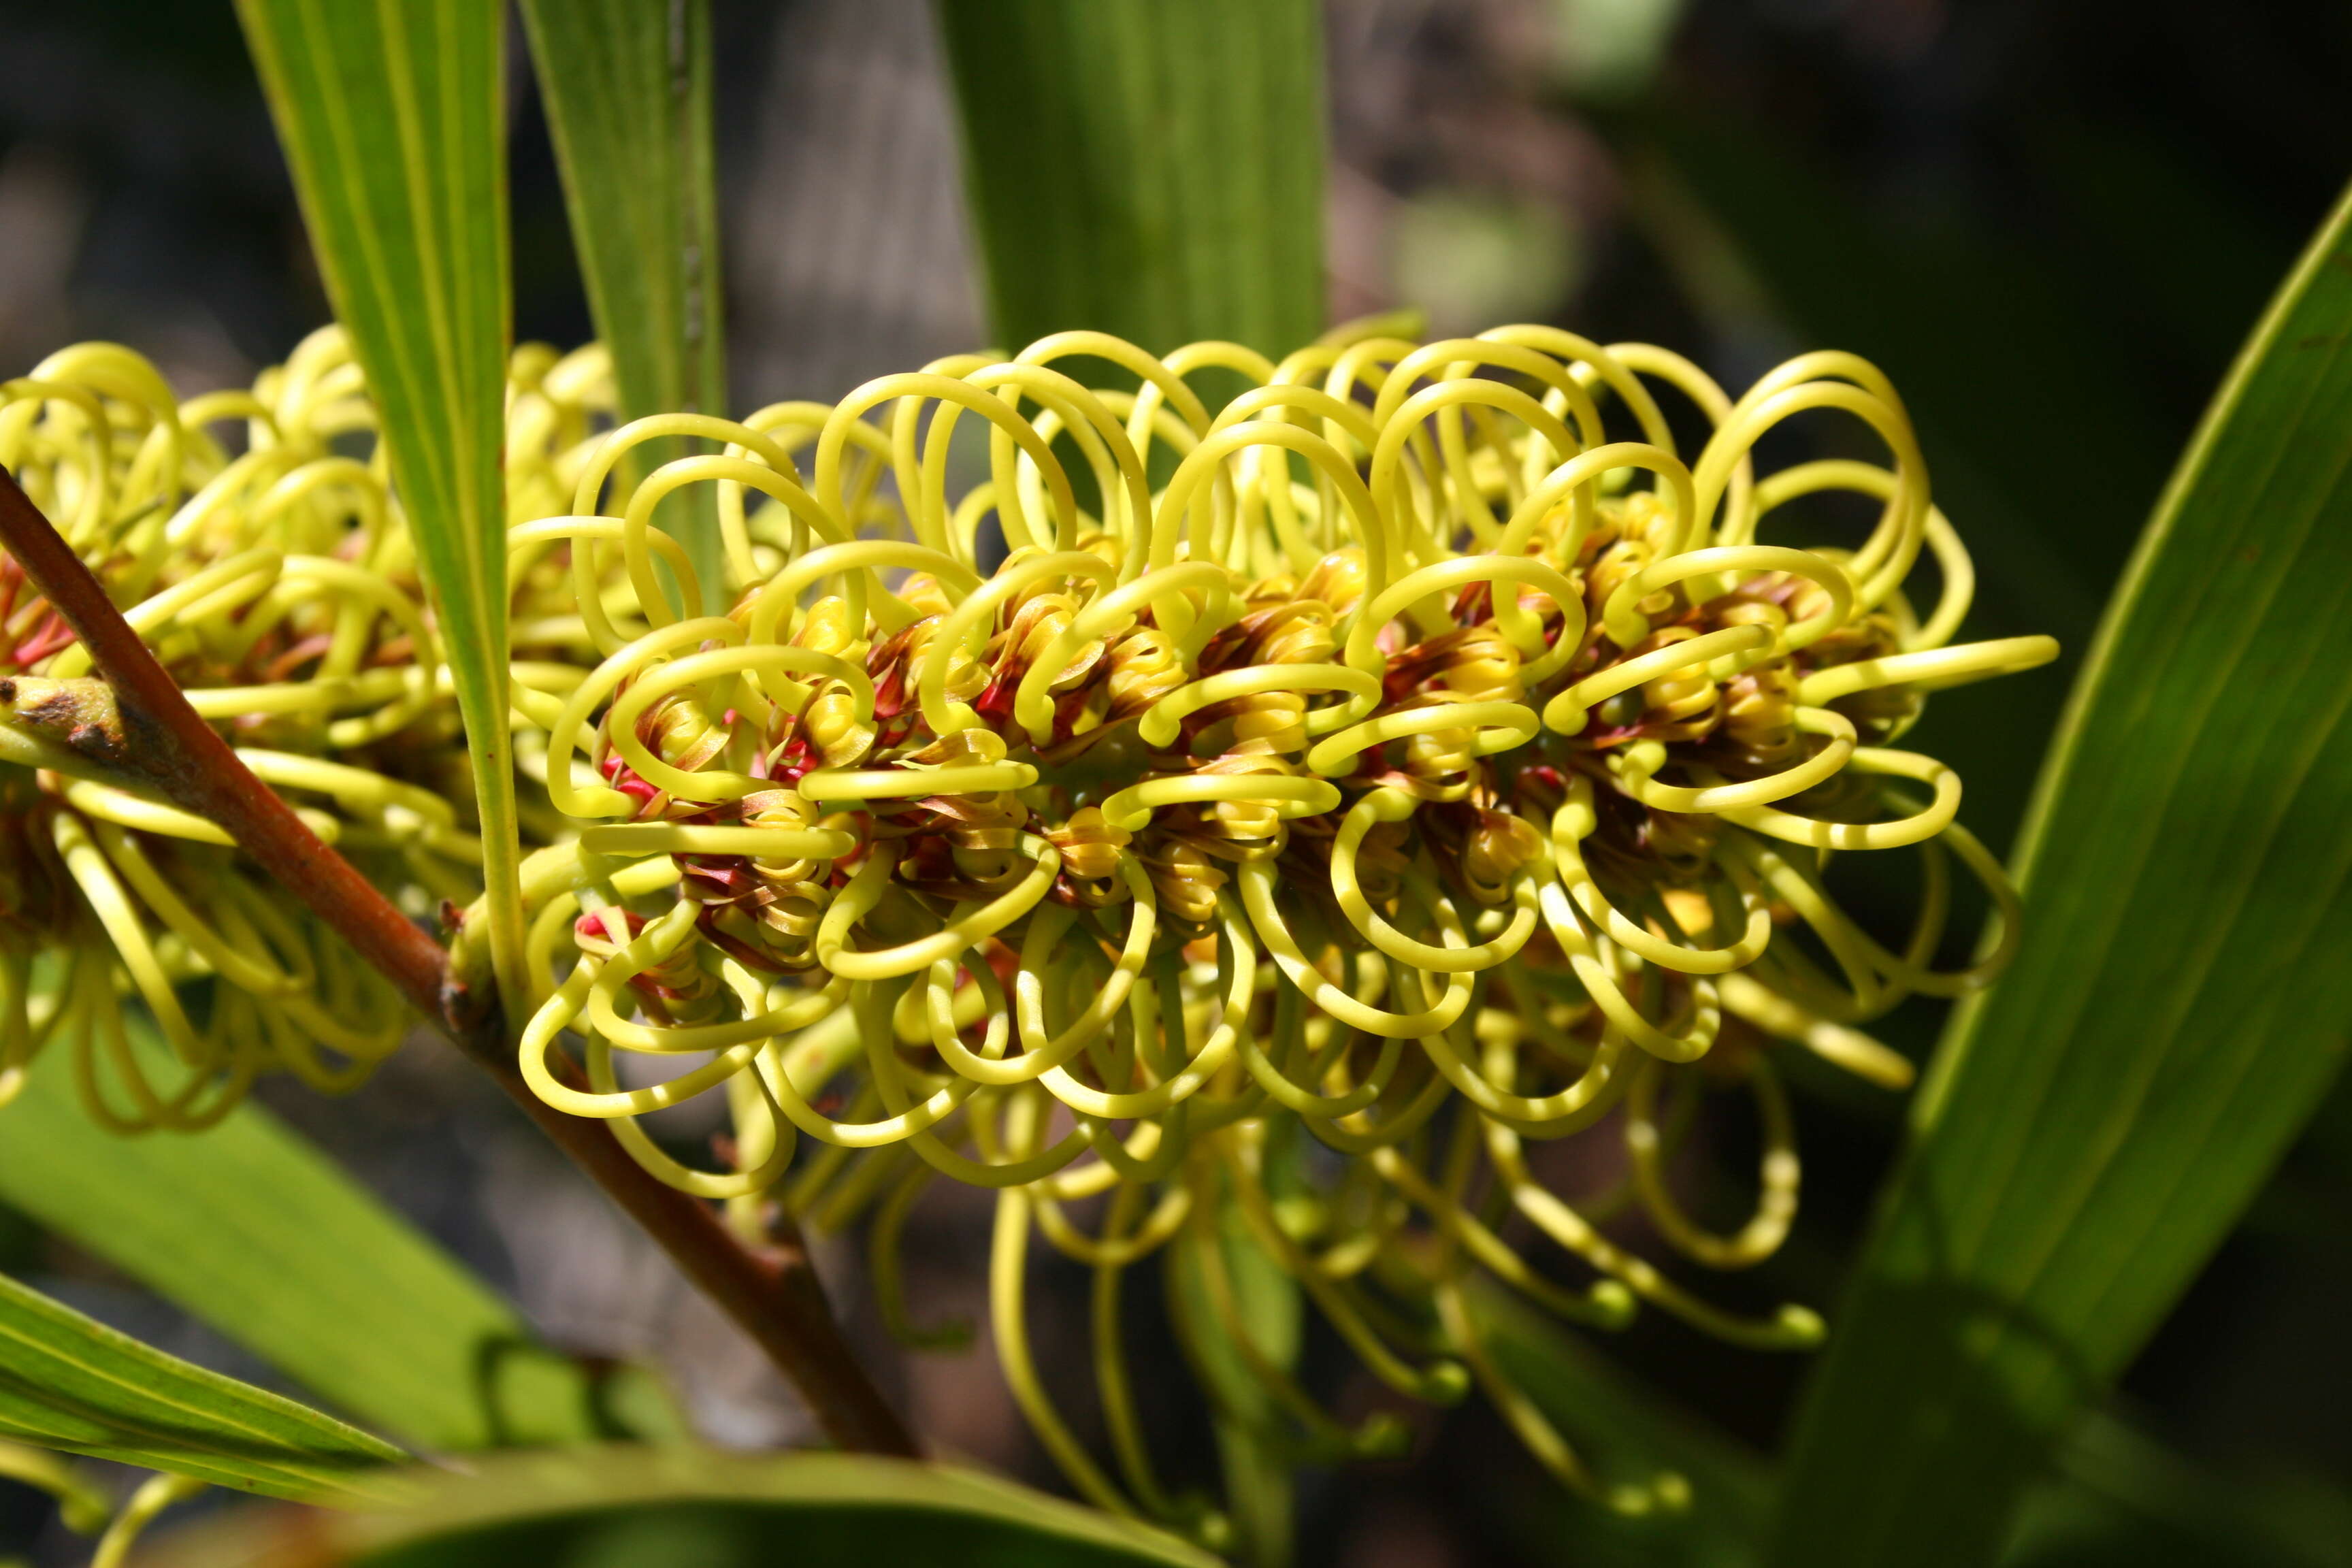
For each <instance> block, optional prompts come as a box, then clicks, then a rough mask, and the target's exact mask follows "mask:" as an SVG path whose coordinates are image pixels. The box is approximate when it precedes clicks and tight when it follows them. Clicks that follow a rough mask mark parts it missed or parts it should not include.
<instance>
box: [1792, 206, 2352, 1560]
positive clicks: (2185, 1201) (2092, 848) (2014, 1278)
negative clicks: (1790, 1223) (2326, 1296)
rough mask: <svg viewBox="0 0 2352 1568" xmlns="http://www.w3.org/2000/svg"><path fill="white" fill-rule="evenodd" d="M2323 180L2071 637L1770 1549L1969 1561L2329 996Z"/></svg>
mask: <svg viewBox="0 0 2352 1568" xmlns="http://www.w3.org/2000/svg"><path fill="white" fill-rule="evenodd" d="M2347 222H2352V202H2347V205H2342V206H2339V207H2338V209H2337V210H2336V214H2335V215H2334V216H2332V217H2331V218H2330V219H2329V221H2328V222H2327V224H2326V226H2325V227H2324V228H2323V229H2322V231H2321V233H2320V235H2319V237H2318V238H2317V239H2316V240H2315V242H2314V243H2313V245H2312V247H2311V249H2310V250H2309V251H2308V252H2307V253H2306V254H2305V257H2304V258H2303V260H2302V262H2301V263H2300V264H2299V265H2298V266H2297V268H2295V270H2294V273H2293V275H2292V276H2291V277H2290V278H2289V279H2288V280H2287V283H2286V286H2285V287H2284V289H2283V290H2282V292H2281V293H2280V295H2279V297H2278V298H2277V300H2275V301H2274V302H2273V305H2272V307H2271V310H2270V312H2269V313H2268V315H2267V316H2265V317H2264V319H2263V322H2262V324H2261V326H2260V327H2259V328H2258V329H2257V331H2255V333H2254V336H2253V339H2252V342H2250V343H2249V345H2248V346H2247V349H2246V351H2245V353H2244V354H2243V355H2242V358H2241V359H2240V361H2239V363H2238V364H2237V366H2236V368H2235V369H2234V370H2233V371H2232V372H2231V376H2230V378H2229V380H2228V382H2227V383H2226V384H2224V386H2223V387H2222V390H2221V394H2220V395H2219V397H2218V398H2217V399H2216V401H2215V403H2214V405H2213V407H2212V409H2211V410H2210V413H2209V414H2208V415H2207V417H2206V421H2205V424H2204V426H2203V427H2202V428H2201V429H2200V432H2199V434H2198V436H2197V438H2196V440H2195V441H2194V442H2193V443H2192V444H2191V446H2190V447H2189V452H2188V455H2187V456H2186V457H2185V458H2183V460H2182V462H2181V465H2180V468H2179V471H2178V472H2177V473H2176V474H2175V476H2174V478H2173V481H2172V484H2171V486H2170V488H2169V489H2168V491H2167V493H2166V495H2165V498H2164V500H2163V501H2162V502H2161V503H2160V504H2159V506H2158V510H2157V514H2156V518H2155V521H2154V522H2153V523H2152V524H2151V525H2150V527H2149V530H2148V533H2147V537H2146V539H2145V540H2144V541H2143V542H2142V543H2141V547H2140V551H2139V553H2138V555H2137V558H2136V559H2135V561H2134V563H2133V565H2132V568H2131V570H2130V573H2129V574H2128V575H2127V577H2126V582H2125V585H2124V588H2123V590H2122V592H2121V593H2120V595H2118V597H2117V599H2116V604H2115V605H2114V607H2113V609H2112V610H2111V612H2110V614H2109V616H2108V619H2107V621H2106V624H2105V627H2104V629H2103V630H2102V632H2101V635H2100V639H2099V643H2098V646H2097V647H2095V649H2094V650H2093V653H2092V656H2091V658H2090V662H2089V666H2088V668H2086V670H2085V671H2084V677H2083V681H2082V684H2081V686H2080V687H2079V689H2077V691H2076V694H2075V699H2074V705H2073V708H2072V710H2071V711H2070V714H2069V717H2068V720H2067V722H2066V725H2065V727H2064V729H2063V731H2062V736H2061V740H2060V743H2059V746H2058V748H2057V750H2056V752H2055V753H2054V754H2053V757H2052V759H2051V762H2050V764H2049V767H2048V769H2047V771H2046V772H2045V773H2044V775H2043V783H2042V792H2041V795H2040V797H2039V799H2038V801H2037V804H2036V806H2035V810H2034V812H2033V815H2032V820H2031V823H2030V825H2029V827H2028V831H2027V836H2026V840H2025V847H2024V848H2023V850H2022V852H2021V863H2022V867H2023V870H2024V875H2025V878H2026V881H2027V886H2028V903H2027V910H2026V918H2027V920H2028V921H2029V922H2030V924H2031V929H2030V931H2029V932H2028V936H2027V942H2026V946H2025V950H2024V952H2023V953H2022V955H2021V958H2020V960H2019V962H2018V963H2017V964H2016V966H2015V968H2014V969H2013V970H2012V971H2011V973H2010V974H2009V976H2008V977H2007V978H2006V979H2005V980H2004V981H2003V982H2002V983H2001V984H2000V985H1999V986H1998V987H1997V988H1995V989H1994V990H1993V992H1992V993H1991V994H1990V996H1989V997H1987V998H1985V999H1983V1000H1982V1001H1980V1002H1979V1004H1977V1005H1972V1006H1970V1007H1969V1008H1967V1009H1966V1010H1964V1012H1963V1013H1962V1015H1961V1016H1959V1017H1958V1019H1956V1020H1955V1024H1954V1028H1953V1033H1952V1035H1951V1037H1950V1038H1949V1039H1948V1041H1947V1042H1946V1045H1945V1047H1944V1050H1943V1053H1942V1055H1941V1057H1940V1058H1939V1059H1938V1061H1937V1068H1936V1071H1935V1072H1934V1074H1933V1075H1932V1077H1931V1080H1930V1082H1929V1084H1928V1086H1927V1089H1925V1091H1924V1092H1923V1094H1922V1097H1921V1100H1920V1101H1919V1105H1918V1108H1917V1115H1916V1130H1915V1137H1914V1141H1913V1145H1912V1148H1911V1150H1910V1152H1909V1153H1908V1155H1907V1157H1906V1163H1905V1166H1904V1168H1903V1170H1902V1172H1901V1173H1900V1175H1899V1177H1898V1179H1897V1181H1896V1183H1895V1185H1894V1186H1893V1188H1892V1189H1891V1193H1890V1196H1889V1201H1888V1203H1887V1206H1886V1208H1885V1212H1884V1213H1883V1214H1882V1215H1881V1221H1880V1224H1879V1226H1878V1228H1877V1231H1876V1234H1875V1236H1874V1240H1873V1242H1872V1244H1871V1246H1870V1247H1869V1248H1868V1249H1867V1251H1866V1253H1865V1256H1864V1259H1863V1261H1862V1264H1861V1266H1860V1270H1859V1274H1858V1278H1857V1281H1856V1284H1855V1287H1854V1289H1853V1292H1852V1297H1851V1300H1849V1302H1848V1303H1847V1305H1846V1308H1845V1310H1844V1311H1843V1314H1842V1316H1841V1320H1840V1321H1839V1326H1838V1331H1837V1334H1836V1336H1835V1338H1834V1340H1833V1342H1832V1350H1831V1352H1830V1354H1829V1357H1828V1359H1827V1361H1826V1362H1825V1363H1824V1364H1823V1365H1822V1367H1821V1369H1820V1372H1819V1373H1818V1375H1817V1378H1816V1382H1815V1385H1814V1387H1813V1388H1812V1390H1811V1397H1810V1399H1809V1401H1808V1406H1807V1409H1806V1412H1805V1415H1804V1417H1803V1420H1802V1423H1801V1431H1800V1436H1799V1439H1798V1442H1797V1445H1796V1450H1795V1457H1794V1461H1793V1465H1792V1468H1791V1471H1790V1476H1789V1479H1788V1484H1787V1491H1786V1493H1785V1496H1784V1500H1783V1508H1782V1513H1781V1517H1780V1526H1779V1531H1778V1537H1777V1541H1776V1543H1775V1553H1776V1555H1775V1559H1774V1560H1775V1561H1776V1562H1779V1563H1787V1564H1790V1565H1791V1568H1793V1565H1795V1564H1800V1563H1801V1564H1804V1565H1805V1568H1832V1565H1836V1564H1843V1563H1854V1564H1864V1563H1868V1564H1877V1563H1906V1564H1937V1563H1956V1564H1957V1563H1977V1562H1980V1561H1983V1560H1984V1559H1985V1558H1986V1557H1987V1556H1988V1555H1989V1554H1990V1552H1991V1551H1992V1549H1993V1547H1994V1545H1995V1543H1996V1542H1998V1541H1999V1539H2000V1532H2001V1531H2002V1529H2003V1527H2004V1523H2005V1521H2006V1520H2007V1518H2008V1516H2009V1513H2010V1510H2011V1506H2012V1504H2013V1503H2014V1501H2015V1500H2016V1498H2017V1496H2018V1494H2019V1491H2020V1489H2021V1487H2022V1486H2023V1485H2024V1484H2025V1482H2026V1481H2027V1480H2028V1479H2030V1478H2031V1476H2032V1473H2033V1472H2034V1470H2035V1468H2037V1466H2038V1465H2039V1464H2040V1463H2041V1462H2042V1458H2043V1457H2044V1455H2045V1454H2046V1452H2047V1448H2048V1445H2049V1443H2050V1441H2051V1439H2052V1437H2053V1435H2054V1434H2055V1433H2056V1432H2057V1431H2058V1430H2059V1429H2060V1428H2061V1427H2062V1426H2063V1424H2064V1423H2065V1422H2066V1420H2067V1418H2068V1417H2069V1416H2070V1415H2073V1414H2074V1412H2075V1411H2076V1410H2077V1408H2078V1407H2079V1406H2080V1405H2082V1403H2083V1402H2084V1399H2085V1398H2087V1397H2090V1396H2092V1395H2095V1394H2097V1393H2098V1392H2099V1391H2101V1390H2102V1389H2104V1388H2105V1386H2106V1385H2107V1384H2109V1383H2110V1382H2111V1381H2112V1380H2113V1379H2114V1377H2115V1376H2116V1374H2117V1373H2118V1372H2120V1371H2121V1369H2122V1368H2123V1367H2124V1365H2125V1364H2126V1363H2127V1362H2128V1361H2129V1360H2130V1358H2131V1356H2132V1355H2133V1353H2134V1352H2137V1350H2138V1348H2139V1347H2140V1345H2141V1344H2142V1343H2143V1342H2145V1341H2146V1340H2147V1336H2148V1335H2149V1333H2150V1332H2152V1331H2153V1330H2154V1329H2155V1327H2156V1326H2157V1324H2158V1322H2159V1321H2161V1320H2162V1318H2163V1316H2164V1314H2165V1312H2166V1311H2167V1310H2168V1309H2169V1308H2170V1306H2171V1305H2172V1303H2173V1301H2174V1300H2176V1299H2177V1298H2178V1297H2179V1293H2180V1291H2181V1290H2182V1289H2184V1288H2185V1287H2186V1285H2187V1284H2188V1283H2189V1279H2191V1278H2192V1277H2193V1276H2194V1274H2195V1272H2196V1271H2197V1269H2198V1268H2199V1267H2200V1265H2202V1264H2203V1263H2204V1261H2205V1260H2206V1259H2207V1258H2209V1257H2210V1255H2211V1254H2212V1252H2213V1250H2214V1248H2215V1247H2217V1246H2218V1245H2219V1244H2220V1242H2221V1238H2222V1237H2223V1236H2224V1235H2225V1234H2226V1233H2227V1231H2228V1229H2229V1227H2230V1226H2231V1223H2232V1222H2233V1221H2234V1219H2235V1218H2236V1216H2237V1215H2238V1214H2239V1213H2240V1211H2241V1210H2242V1208H2243V1207H2244V1206H2245V1205H2246V1204H2247V1202H2248V1201H2249V1200H2250V1199H2251V1198H2252V1195H2253V1194H2254V1192H2255V1191H2256V1189H2257V1188H2258V1187H2259V1185H2260V1184H2261V1183H2262V1182H2263V1178H2264V1177H2265V1176H2266V1175H2267V1174H2268V1173H2269V1172H2270V1170H2271V1168H2272V1167H2273V1164H2274V1163H2276V1162H2277V1160H2278V1158H2279V1156H2280V1154H2281V1153H2282V1152H2283V1151H2284V1148H2285V1146H2286V1143H2287V1142H2288V1140H2289V1139H2291V1138H2292V1137H2293V1135H2294V1132H2295V1131H2296V1129H2297V1128H2298V1127H2300V1126H2301V1125H2302V1123H2303V1121H2304V1120H2305V1118H2306V1117H2307V1116H2308V1115H2309V1114H2310V1113H2311V1111H2312V1110H2314V1108H2315V1106H2316V1105H2317V1103H2318V1100H2319V1098H2320V1096H2321V1095H2322V1094H2323V1093H2324V1092H2325V1090H2326V1087H2327V1085H2328V1083H2329V1081H2330V1080H2331V1079H2332V1078H2333V1076H2334V1075H2335V1073H2336V1068H2337V1066H2338V1064H2339V1062H2340V1059H2341V1057H2342V1054H2343V1048H2344V1039H2345V1024H2346V1021H2347V1018H2352V835H2347V834H2346V833H2345V832H2344V830H2343V820H2344V818H2343V814H2344V802H2345V801H2346V799H2347V792H2352V725H2347V723H2346V722H2345V719H2346V714H2347V707H2352V683H2347V680H2346V678H2345V672H2346V671H2347V669H2352V483H2347V477H2348V476H2347V468H2352V443H2347V440H2346V437H2345V432H2346V431H2347V429H2352V346H2347V345H2352V246H2347Z"/></svg>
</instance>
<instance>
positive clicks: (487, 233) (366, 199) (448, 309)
mask: <svg viewBox="0 0 2352 1568" xmlns="http://www.w3.org/2000/svg"><path fill="white" fill-rule="evenodd" d="M237 15H238V16H240V17H241V18H242V19H243V21H244V23H245V34H246V40H247V44H248V45H249V47H251V49H252V52H253V58H254V63H255V65H256V66H257V68H259V70H260V73H261V81H262V86H263V88H264V89H265V90H266V91H267V93H268V99H269V107H270V111H271V113H272V115H273V116H274V117H275V119H276V121H277V123H278V141H279V142H280V143H281V144H282V145H283V146H284V148H285V150H286V159H287V163H289V165H290V166H291V167H292V169H293V172H294V186H295V190H296V192H297V194H298V195H299V196H300V197H301V202H302V216H303V218H304V220H305V221H306V222H307V223H308V225H309V226H310V245H311V248H312V250H313V251H314V252H315V253H316V254H317V256H318V258H319V269H320V272H321V273H322V274H323V275H324V277H325V279H326V282H327V292H328V295H329V297H330V298H331V300H333V301H334V306H335V315H336V318H337V319H338V320H340V321H341V322H342V323H343V326H344V328H345V330H347V331H349V332H350V333H351V335H352V348H353V350H354V351H355V352H356V353H357V354H358V356H359V361H360V364H361V366H362V368H363V369H364V370H365V371H366V373H367V380H368V388H369V391H370V392H371V393H372V394H373V396H374V398H375V401H376V405H377V407H378V408H379V409H380V410H381V411H382V416H383V432H384V439H385V441H386V442H387V443H388V444H389V445H390V447H391V451H392V471H393V479H394V484H395V486H396V487H397V489H398V491H399V495H400V500H401V504H402V506H403V507H404V509H405V510H406V511H407V514H408V522H409V527H410V529H411V531H413V532H414V533H415V539H416V548H417V557H418V561H419V563H420V564H421V565H422V567H423V569H424V574H425V588H426V590H427V592H428V594H429V595H430V596H431V600H432V605H433V612H434V616H435V619H436V624H437V629H438V633H439V640H440V644H441V652H442V656H443V657H444V658H446V660H447V661H448V665H449V672H450V675H451V678H452V680H453V683H454V685H455V686H456V689H457V708H458V711H459V714H460V715H461V716H462V717H463V719H464V721H465V725H466V741H467V748H468V750H469V752H470V753H471V755H472V759H473V765H474V787H475V791H476V794H477V795H478V798H479V801H480V805H481V818H482V843H483V847H484V855H485V861H484V866H483V871H484V875H485V877H486V879H487V881H488V889H489V920H490V931H489V937H490V952H491V954H492V957H493V962H494V963H495V965H496V968H497V971H498V976H499V989H500V991H501V992H502V993H503V994H506V995H509V996H521V995H524V994H527V993H526V992H525V991H524V990H523V989H522V987H521V986H520V984H519V982H520V977H521V973H522V970H521V961H522V895H521V890H520V882H519V881H518V879H517V878H518V867H519V863H520V853H521V852H520V844H519V839H518V836H517V831H516V817H515V793H514V759H513V754H512V753H513V748H512V745H511V743H510V742H509V738H508V733H507V723H508V719H507V615H506V609H507V603H506V524H505V503H504V482H503V479H502V478H501V475H500V469H499V455H500V452H501V449H502V447H503V444H504V440H505V418H506V411H505V401H506V354H507V343H508V339H509V333H510V330H511V308H510V307H511V301H510V298H509V288H510V286H509V279H508V266H507V177H506V156H505V153H506V117H505V90H504V80H503V75H502V72H503V55H504V28H505V21H506V8H505V7H504V6H502V5H494V4H491V3H490V0H237Z"/></svg>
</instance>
